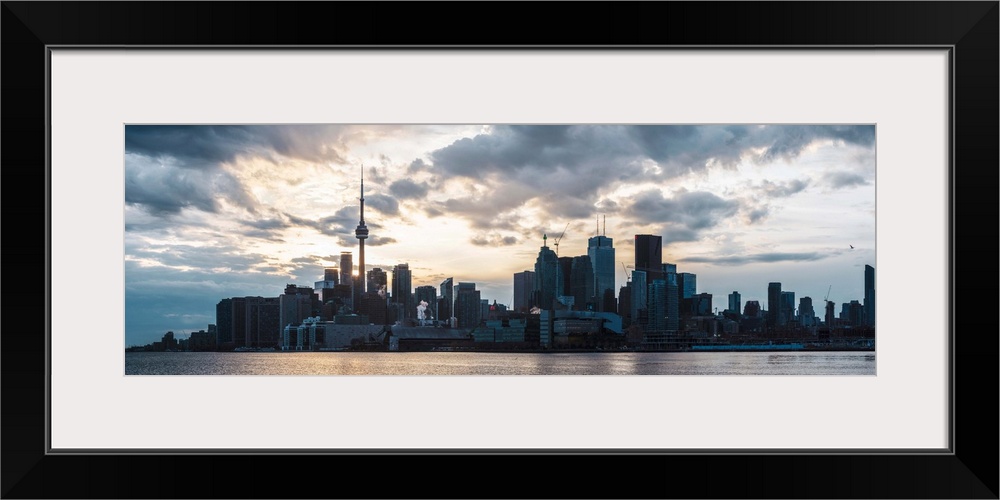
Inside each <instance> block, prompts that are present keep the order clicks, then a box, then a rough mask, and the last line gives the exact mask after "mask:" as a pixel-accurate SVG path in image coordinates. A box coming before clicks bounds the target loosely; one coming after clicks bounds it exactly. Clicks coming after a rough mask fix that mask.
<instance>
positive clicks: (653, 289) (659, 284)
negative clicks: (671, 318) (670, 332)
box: [646, 280, 667, 332]
mask: <svg viewBox="0 0 1000 500" xmlns="http://www.w3.org/2000/svg"><path fill="white" fill-rule="evenodd" d="M646 293H647V300H648V310H649V313H648V318H649V319H648V324H647V328H646V330H647V331H657V332H659V331H664V330H666V329H667V281H666V280H653V281H651V282H650V283H649V286H648V287H647V292H646Z"/></svg>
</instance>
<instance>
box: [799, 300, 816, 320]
mask: <svg viewBox="0 0 1000 500" xmlns="http://www.w3.org/2000/svg"><path fill="white" fill-rule="evenodd" d="M799 322H801V323H802V326H816V311H814V310H813V301H812V297H802V298H801V299H799Z"/></svg>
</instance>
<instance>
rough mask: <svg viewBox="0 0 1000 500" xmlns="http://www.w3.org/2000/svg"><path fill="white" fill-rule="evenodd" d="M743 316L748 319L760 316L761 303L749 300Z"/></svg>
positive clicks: (744, 307)
mask: <svg viewBox="0 0 1000 500" xmlns="http://www.w3.org/2000/svg"><path fill="white" fill-rule="evenodd" d="M743 315H744V316H746V317H748V318H756V317H758V316H760V302H758V301H756V300H748V301H747V303H746V305H744V306H743Z"/></svg>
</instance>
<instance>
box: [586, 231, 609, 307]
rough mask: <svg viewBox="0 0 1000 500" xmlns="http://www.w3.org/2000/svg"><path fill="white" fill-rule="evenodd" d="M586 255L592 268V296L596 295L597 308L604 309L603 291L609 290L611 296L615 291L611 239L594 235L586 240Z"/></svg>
mask: <svg viewBox="0 0 1000 500" xmlns="http://www.w3.org/2000/svg"><path fill="white" fill-rule="evenodd" d="M587 256H588V257H590V265H591V266H593V269H594V296H595V297H597V303H598V310H599V311H603V310H605V307H604V295H605V294H604V291H605V290H611V293H612V298H614V292H615V247H614V245H613V240H612V239H611V238H608V237H607V236H594V237H592V238H590V239H589V240H587Z"/></svg>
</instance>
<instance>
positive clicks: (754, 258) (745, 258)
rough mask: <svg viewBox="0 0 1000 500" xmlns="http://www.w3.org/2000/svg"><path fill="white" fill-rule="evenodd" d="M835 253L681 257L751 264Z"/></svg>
mask: <svg viewBox="0 0 1000 500" xmlns="http://www.w3.org/2000/svg"><path fill="white" fill-rule="evenodd" d="M835 253H836V252H833V253H829V252H827V253H819V252H802V253H781V252H770V253H761V254H756V255H727V256H721V257H713V256H693V257H685V258H682V259H680V260H681V261H682V262H700V263H705V264H718V265H741V264H749V263H753V262H802V261H813V260H820V259H824V258H827V257H830V256H831V255H833V254H835Z"/></svg>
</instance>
